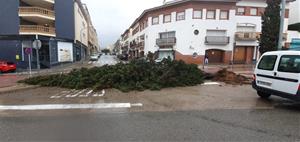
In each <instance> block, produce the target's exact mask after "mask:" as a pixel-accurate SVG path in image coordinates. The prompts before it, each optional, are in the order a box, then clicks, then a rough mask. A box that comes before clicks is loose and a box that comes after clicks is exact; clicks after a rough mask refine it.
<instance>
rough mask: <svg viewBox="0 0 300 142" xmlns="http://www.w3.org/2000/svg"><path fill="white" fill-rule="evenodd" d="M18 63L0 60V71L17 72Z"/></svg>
mask: <svg viewBox="0 0 300 142" xmlns="http://www.w3.org/2000/svg"><path fill="white" fill-rule="evenodd" d="M16 70H17V65H16V64H15V63H13V62H8V61H0V72H15V71H16Z"/></svg>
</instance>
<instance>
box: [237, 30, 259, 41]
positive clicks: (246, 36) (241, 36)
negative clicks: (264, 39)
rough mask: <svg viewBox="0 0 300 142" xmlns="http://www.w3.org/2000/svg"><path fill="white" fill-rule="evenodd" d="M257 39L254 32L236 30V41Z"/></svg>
mask: <svg viewBox="0 0 300 142" xmlns="http://www.w3.org/2000/svg"><path fill="white" fill-rule="evenodd" d="M257 39H258V36H257V33H256V32H237V33H235V40H237V41H256V40H257Z"/></svg>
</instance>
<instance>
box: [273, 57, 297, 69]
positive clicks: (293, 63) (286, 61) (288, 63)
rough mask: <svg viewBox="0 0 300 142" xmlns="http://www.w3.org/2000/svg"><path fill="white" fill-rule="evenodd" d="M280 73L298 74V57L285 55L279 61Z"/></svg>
mask: <svg viewBox="0 0 300 142" xmlns="http://www.w3.org/2000/svg"><path fill="white" fill-rule="evenodd" d="M278 71H280V72H288V73H300V56H299V55H286V56H282V57H281V59H280V64H279V67H278Z"/></svg>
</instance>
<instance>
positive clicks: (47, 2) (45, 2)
mask: <svg viewBox="0 0 300 142" xmlns="http://www.w3.org/2000/svg"><path fill="white" fill-rule="evenodd" d="M21 1H23V2H24V3H27V4H28V5H32V6H38V7H43V8H46V9H53V7H54V3H55V1H54V0H21Z"/></svg>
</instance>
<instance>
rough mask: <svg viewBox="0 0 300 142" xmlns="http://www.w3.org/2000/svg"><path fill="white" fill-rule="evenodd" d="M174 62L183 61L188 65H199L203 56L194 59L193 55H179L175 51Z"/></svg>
mask: <svg viewBox="0 0 300 142" xmlns="http://www.w3.org/2000/svg"><path fill="white" fill-rule="evenodd" d="M175 60H178V61H179V60H183V61H184V62H185V63H188V64H197V65H200V64H202V63H203V61H204V56H197V57H196V58H194V57H193V55H182V54H181V53H179V52H177V51H175Z"/></svg>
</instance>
